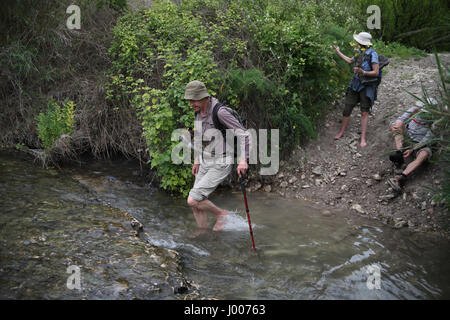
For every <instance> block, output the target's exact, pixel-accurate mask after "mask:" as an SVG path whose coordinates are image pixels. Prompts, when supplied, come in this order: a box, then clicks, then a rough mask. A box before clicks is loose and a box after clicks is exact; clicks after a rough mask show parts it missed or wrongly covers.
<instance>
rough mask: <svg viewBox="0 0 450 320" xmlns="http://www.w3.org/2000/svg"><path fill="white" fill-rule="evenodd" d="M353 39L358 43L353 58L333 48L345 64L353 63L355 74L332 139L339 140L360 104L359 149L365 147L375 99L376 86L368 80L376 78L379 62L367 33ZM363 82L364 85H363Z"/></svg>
mask: <svg viewBox="0 0 450 320" xmlns="http://www.w3.org/2000/svg"><path fill="white" fill-rule="evenodd" d="M353 38H354V39H355V40H356V42H357V43H358V47H359V53H358V54H357V55H356V56H354V57H353V58H349V57H347V56H346V55H344V54H343V53H342V52H341V51H340V50H339V47H337V46H333V49H334V50H335V51H336V53H337V54H338V55H339V56H340V57H341V58H342V59H343V60H344V61H345V62H347V63H349V64H350V63H354V65H355V66H354V68H353V73H354V74H355V75H354V77H353V79H352V80H351V82H350V84H349V88H348V90H347V94H346V97H345V108H344V112H343V117H342V126H341V130H340V131H339V133H338V134H337V135H336V136H335V137H334V139H335V140H338V139H340V138H341V137H342V136H343V135H344V132H345V129H346V128H347V125H348V123H349V121H350V115H351V113H352V110H353V108H354V107H355V106H356V104H357V103H358V102H360V103H361V107H360V109H361V143H360V146H361V148H364V147H365V146H367V141H366V132H367V125H368V123H369V111H370V109H371V108H372V106H373V104H374V102H375V99H376V85H375V84H369V83H370V82H371V81H370V80H369V81H366V79H367V77H368V78H378V75H379V61H378V54H377V53H376V52H375V50H373V49H372V48H371V46H372V43H371V41H370V40H371V39H372V36H371V35H370V34H369V33H367V32H361V33H359V34H354V35H353ZM363 82H364V83H365V84H363Z"/></svg>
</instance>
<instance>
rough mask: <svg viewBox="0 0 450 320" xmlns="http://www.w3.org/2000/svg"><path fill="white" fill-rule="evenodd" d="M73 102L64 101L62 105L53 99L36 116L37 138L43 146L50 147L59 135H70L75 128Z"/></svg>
mask: <svg viewBox="0 0 450 320" xmlns="http://www.w3.org/2000/svg"><path fill="white" fill-rule="evenodd" d="M74 108H75V104H74V102H73V101H69V100H66V101H64V103H63V105H62V107H61V106H59V105H58V104H57V103H56V102H55V101H49V102H48V105H47V111H46V113H39V116H38V117H37V121H38V132H39V139H41V141H42V145H43V146H44V148H50V147H51V146H52V145H53V143H54V142H55V140H56V139H58V138H59V137H60V136H61V135H63V134H67V135H71V134H72V133H73V131H74V128H75V116H74Z"/></svg>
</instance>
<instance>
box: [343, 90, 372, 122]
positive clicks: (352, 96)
mask: <svg viewBox="0 0 450 320" xmlns="http://www.w3.org/2000/svg"><path fill="white" fill-rule="evenodd" d="M358 102H360V103H361V106H360V109H361V112H369V111H370V108H371V106H372V104H371V101H370V99H369V98H367V96H366V89H363V90H361V91H360V92H356V91H354V90H352V89H348V91H347V94H346V96H345V108H344V112H343V113H342V115H343V116H344V117H349V116H350V115H351V114H352V111H353V108H354V107H355V106H356V105H357V104H358Z"/></svg>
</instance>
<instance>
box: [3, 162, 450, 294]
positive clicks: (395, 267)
mask: <svg viewBox="0 0 450 320" xmlns="http://www.w3.org/2000/svg"><path fill="white" fill-rule="evenodd" d="M2 159H3V160H6V159H7V158H5V157H3V158H2ZM13 165H14V161H12V160H11V164H10V165H9V166H10V167H11V168H12V167H13ZM138 168H139V165H137V166H136V165H135V164H134V163H131V162H129V161H122V162H118V163H111V162H109V163H108V162H100V163H96V164H92V165H90V166H89V168H83V169H78V168H71V169H65V170H64V172H62V173H61V172H57V171H51V170H50V171H48V170H38V169H36V168H35V167H33V166H32V165H31V164H27V166H24V167H23V170H21V171H20V172H18V171H17V170H14V169H11V170H9V169H8V166H3V167H2V174H4V176H7V177H8V178H7V180H5V179H6V178H2V179H1V180H0V183H1V184H2V186H3V187H7V188H8V196H9V197H15V199H14V201H9V202H8V206H7V207H4V206H5V203H3V204H2V206H3V207H2V211H4V210H10V211H11V210H12V211H14V212H15V213H16V214H17V216H18V220H17V223H20V214H21V210H23V208H24V207H26V206H27V204H26V203H21V201H22V200H21V193H22V192H23V190H25V191H26V190H28V191H29V192H31V191H30V190H34V191H33V192H40V195H39V197H40V198H39V199H40V200H39V201H40V202H41V203H42V204H43V205H42V208H41V210H45V211H46V214H48V211H51V210H54V211H58V210H59V211H61V210H63V211H64V210H65V211H66V214H67V216H68V217H70V212H71V210H74V209H73V207H74V203H75V207H76V206H78V207H79V209H80V210H88V209H89V210H91V211H92V210H93V209H92V208H93V207H94V206H95V210H104V209H102V208H101V207H102V206H103V208H105V207H108V206H109V207H110V208H112V209H109V210H120V211H126V212H127V213H129V214H131V215H132V216H133V217H135V218H136V219H137V220H139V221H140V222H141V223H142V224H143V226H144V230H143V232H142V233H141V235H140V237H141V240H139V241H141V242H142V241H145V242H147V243H148V244H151V245H154V246H160V247H165V248H169V249H174V250H176V251H177V252H179V253H180V256H181V260H182V265H183V270H182V272H183V273H184V276H185V278H187V279H188V280H193V282H195V283H197V284H199V286H200V291H201V293H202V294H203V295H205V296H210V297H217V298H224V299H436V298H438V299H445V298H446V299H448V298H450V272H449V271H450V267H449V258H450V253H449V252H450V250H449V248H450V246H449V243H448V241H446V240H443V239H438V238H435V237H433V236H431V235H424V234H418V233H411V232H409V231H408V230H393V229H391V228H389V227H386V226H384V225H382V224H381V223H378V222H376V221H372V220H367V219H365V218H364V217H360V216H356V215H354V214H349V213H347V212H343V211H334V212H330V210H327V211H322V210H320V209H317V208H314V207H312V206H311V205H310V204H308V203H305V202H301V201H298V200H287V199H282V198H279V197H277V196H274V195H272V194H266V193H251V194H248V204H249V208H250V214H251V218H252V223H253V231H254V237H255V244H256V247H257V251H256V252H254V251H253V250H252V244H251V239H250V234H249V230H248V222H247V219H246V216H245V211H244V203H243V198H242V195H241V193H239V192H234V191H230V190H224V191H221V192H216V193H215V194H214V195H213V201H214V202H215V203H216V204H217V205H219V206H220V207H223V208H227V209H228V210H230V212H231V213H230V215H229V216H228V220H227V225H226V227H225V230H224V231H222V232H212V231H207V232H198V231H199V230H198V229H197V226H196V223H195V220H194V217H193V215H192V212H191V210H190V209H189V208H188V207H187V205H186V202H185V199H178V198H174V197H170V196H168V195H166V194H164V193H162V192H159V191H157V190H154V189H151V188H149V187H148V186H146V185H145V182H143V181H142V180H141V179H140V178H139V177H138V176H137V175H136V172H135V171H136V170H138ZM68 177H69V178H70V179H68ZM46 179H47V180H51V182H50V183H49V181H46ZM41 186H47V187H48V186H51V187H50V188H51V191H52V194H53V193H57V194H59V200H58V202H57V204H56V203H53V204H52V203H51V200H50V198H46V196H48V197H49V191H48V190H47V191H46V192H42V190H39V188H40V187H41ZM80 186H81V188H80ZM12 188H13V190H11V189H12ZM14 188H15V189H14ZM86 190H87V192H86ZM3 194H5V193H3ZM94 199H97V200H100V201H101V203H102V206H98V205H94ZM46 202H47V203H46ZM13 203H16V204H17V205H16V206H14V205H13ZM65 206H67V207H65ZM43 214H44V213H43ZM36 215H39V210H38V211H37V212H36V213H35V215H33V216H34V218H33V219H36ZM25 219H28V218H26V217H25ZM92 219H93V218H92ZM63 223H64V221H60V220H58V219H57V218H56V216H55V218H53V219H47V220H46V221H40V222H39V224H34V227H35V228H36V231H37V232H38V233H42V230H53V229H55V228H56V229H58V228H61V230H63V228H62V227H61V226H60V225H61V224H63ZM86 223H94V222H93V221H91V222H86ZM121 223H123V222H121V221H120V219H119V218H116V219H115V220H114V221H111V223H110V225H108V226H104V225H99V226H98V228H97V229H95V228H94V229H91V230H90V236H89V239H90V241H91V242H93V243H94V244H95V243H96V241H97V242H98V243H101V241H102V239H103V238H104V237H105V230H107V231H108V232H119V229H120V224H121ZM209 223H210V227H212V225H213V224H214V218H213V217H212V216H210V217H209ZM3 224H5V222H3ZM1 236H2V239H0V240H2V243H4V242H5V237H7V233H6V232H5V230H3V231H2V233H1ZM59 236H61V237H65V236H66V235H65V234H64V233H61V234H60V235H59ZM17 241H23V239H17ZM36 241H39V240H36ZM76 245H78V246H82V245H83V244H82V243H78V244H76ZM90 250H93V251H92V254H93V255H100V256H101V255H104V252H102V246H101V245H99V246H97V248H91V249H90ZM122 254H123V255H125V254H127V249H126V248H124V249H123V251H122ZM10 259H11V257H10ZM117 261H119V260H117ZM4 263H5V262H4V261H2V265H4ZM8 265H12V263H11V261H9V262H8ZM2 270H3V269H2ZM102 270H103V271H102V272H106V271H105V270H108V266H107V265H105V266H103V269H102ZM377 271H379V273H377ZM3 272H5V271H4V270H3ZM9 272H10V273H11V272H16V273H17V274H20V272H22V271H21V269H20V267H17V269H16V270H14V271H11V270H9ZM114 272H116V273H117V274H116V278H117V279H119V280H120V281H116V283H115V287H113V288H115V289H114V290H119V291H120V290H122V291H126V290H127V289H126V288H127V287H128V286H129V282H130V281H132V280H131V279H133V277H136V275H135V274H133V273H132V272H131V271H130V269H129V268H122V269H114ZM40 281H42V279H38V278H37V279H34V280H30V282H29V284H28V286H29V288H30V290H33V286H34V287H38V286H39V282H40ZM377 281H378V282H377ZM374 284H379V286H380V289H375V288H373V287H374ZM124 287H125V289H124ZM117 288H118V289H117ZM371 288H372V289H371ZM111 290H113V289H111ZM114 290H113V291H114ZM107 296H108V295H107ZM46 297H53V296H51V295H46ZM56 297H58V296H56ZM100 297H101V296H99V297H98V298H100ZM108 297H112V298H130V297H131V296H126V295H116V296H114V295H112V296H108ZM139 298H145V296H144V297H142V296H140V297H139ZM148 298H150V297H148Z"/></svg>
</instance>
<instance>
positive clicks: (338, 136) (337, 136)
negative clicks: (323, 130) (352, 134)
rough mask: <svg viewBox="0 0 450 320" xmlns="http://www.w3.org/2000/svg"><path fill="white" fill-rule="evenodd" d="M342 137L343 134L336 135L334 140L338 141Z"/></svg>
mask: <svg viewBox="0 0 450 320" xmlns="http://www.w3.org/2000/svg"><path fill="white" fill-rule="evenodd" d="M343 135H344V133H340V132H339V133H338V134H337V135H336V136H335V137H334V140H339V139H340V138H342V136H343Z"/></svg>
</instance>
